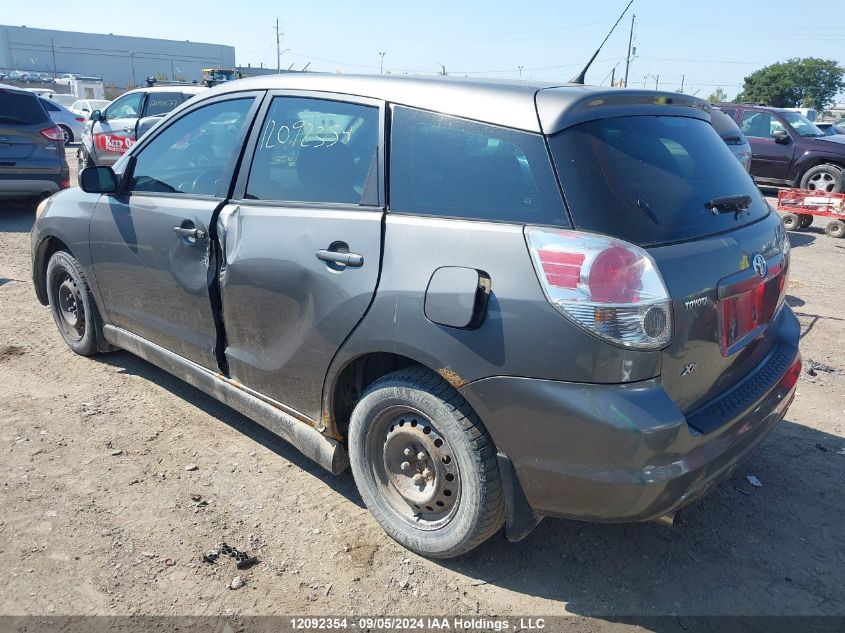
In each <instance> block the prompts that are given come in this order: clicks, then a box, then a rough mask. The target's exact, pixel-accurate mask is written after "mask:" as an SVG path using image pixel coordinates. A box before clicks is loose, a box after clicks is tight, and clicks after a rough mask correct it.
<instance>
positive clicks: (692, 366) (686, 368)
mask: <svg viewBox="0 0 845 633" xmlns="http://www.w3.org/2000/svg"><path fill="white" fill-rule="evenodd" d="M694 371H695V363H687V364H686V365H684V369H683V370H682V371H681V376H689V375H690V374H691V373H692V372H694Z"/></svg>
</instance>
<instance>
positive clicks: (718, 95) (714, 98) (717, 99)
mask: <svg viewBox="0 0 845 633" xmlns="http://www.w3.org/2000/svg"><path fill="white" fill-rule="evenodd" d="M707 100H708V101H709V102H710V103H724V102H725V101H727V100H728V93H727V92H725V91H724V90H722V88H721V86H720V87H719V88H716V90H714V91H713V94H711V95H710V96H709V97H707Z"/></svg>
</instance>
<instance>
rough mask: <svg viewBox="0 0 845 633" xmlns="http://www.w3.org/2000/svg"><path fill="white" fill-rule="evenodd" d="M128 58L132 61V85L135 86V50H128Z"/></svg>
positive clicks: (136, 83)
mask: <svg viewBox="0 0 845 633" xmlns="http://www.w3.org/2000/svg"><path fill="white" fill-rule="evenodd" d="M129 60H130V61H131V62H132V87H133V88H135V87H136V86H137V85H138V82H137V81H135V51H129Z"/></svg>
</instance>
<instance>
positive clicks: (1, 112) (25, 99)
mask: <svg viewBox="0 0 845 633" xmlns="http://www.w3.org/2000/svg"><path fill="white" fill-rule="evenodd" d="M47 120H49V117H48V116H47V112H45V111H44V108H43V106H42V105H41V104H40V103H39V101H38V98H37V97H36V96H35V95H34V94H21V93H19V92H6V91H5V90H2V89H0V123H17V124H19V125H34V124H36V123H44V122H45V121H47Z"/></svg>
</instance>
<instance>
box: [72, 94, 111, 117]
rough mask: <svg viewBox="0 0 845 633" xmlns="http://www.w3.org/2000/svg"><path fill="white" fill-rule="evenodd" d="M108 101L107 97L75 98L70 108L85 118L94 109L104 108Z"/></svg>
mask: <svg viewBox="0 0 845 633" xmlns="http://www.w3.org/2000/svg"><path fill="white" fill-rule="evenodd" d="M110 103H111V101H108V100H107V99H77V100H76V101H74V102H73V104H72V105H71V106H70V109H71V110H73V111H74V112H76V113H77V114H79V115H82V116H84V117H85V118H86V119H87V118H88V117H90V116H91V113H92V112H93V111H94V110H105V109H106V107H107V106H108V105H109V104H110Z"/></svg>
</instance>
